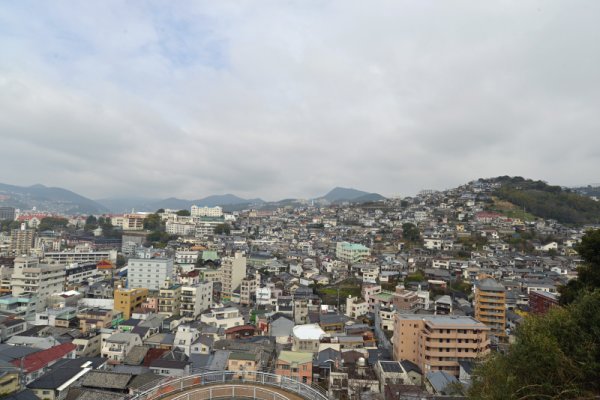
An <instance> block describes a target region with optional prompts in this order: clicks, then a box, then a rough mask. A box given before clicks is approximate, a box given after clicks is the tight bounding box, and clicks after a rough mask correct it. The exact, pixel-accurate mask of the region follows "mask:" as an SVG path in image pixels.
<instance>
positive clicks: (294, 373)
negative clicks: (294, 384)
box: [275, 351, 313, 385]
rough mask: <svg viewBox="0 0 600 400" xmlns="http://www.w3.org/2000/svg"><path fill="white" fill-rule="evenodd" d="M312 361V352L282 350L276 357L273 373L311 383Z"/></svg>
mask: <svg viewBox="0 0 600 400" xmlns="http://www.w3.org/2000/svg"><path fill="white" fill-rule="evenodd" d="M312 361H313V355H312V353H300V352H296V351H282V352H281V353H280V354H279V358H277V366H276V367H275V374H277V375H281V376H285V377H288V378H291V379H293V380H296V381H298V382H302V383H306V384H309V385H310V384H311V383H312Z"/></svg>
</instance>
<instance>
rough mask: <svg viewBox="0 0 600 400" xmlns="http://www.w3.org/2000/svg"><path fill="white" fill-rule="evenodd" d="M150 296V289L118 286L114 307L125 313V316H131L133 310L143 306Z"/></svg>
mask: <svg viewBox="0 0 600 400" xmlns="http://www.w3.org/2000/svg"><path fill="white" fill-rule="evenodd" d="M147 297H148V289H146V288H137V289H127V288H117V289H115V297H114V299H115V305H114V309H115V310H117V311H120V312H122V313H123V318H125V319H129V318H131V314H132V313H133V310H135V309H136V308H138V307H141V306H142V304H143V303H144V301H145V300H146V298H147Z"/></svg>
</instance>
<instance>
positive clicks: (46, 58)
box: [0, 0, 600, 200]
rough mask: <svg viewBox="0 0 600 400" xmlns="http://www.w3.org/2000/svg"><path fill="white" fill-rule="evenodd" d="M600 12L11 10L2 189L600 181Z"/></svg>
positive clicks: (515, 6) (4, 23)
mask: <svg viewBox="0 0 600 400" xmlns="http://www.w3.org/2000/svg"><path fill="white" fill-rule="evenodd" d="M599 15H600V1H594V0H588V1H574V0H564V1H552V0H541V1H523V0H516V1H512V2H504V1H491V2H490V1H480V0H473V1H445V0H439V1H433V2H430V1H423V0H414V1H398V0H390V1H373V0H369V1H364V0H356V1H349V0H340V1H318V0H314V1H312V0H302V1H284V0H273V1H266V0H254V1H226V0H217V1H215V0H211V1H189V2H187V1H178V0H176V1H167V0H165V1H157V2H142V1H127V2H125V1H124V2H120V1H104V0H103V1H41V0H40V1H24V0H15V1H4V2H2V4H1V5H0V182H3V183H11V184H19V185H31V184H35V183H42V184H45V185H51V186H60V187H65V188H68V189H71V190H74V191H76V192H78V193H80V194H82V195H85V196H88V197H92V198H103V197H125V196H151V197H167V196H175V197H180V198H200V197H204V196H206V195H210V194H221V193H234V194H237V195H240V196H242V197H262V198H264V199H267V200H276V199H280V198H284V197H300V198H307V197H312V196H316V195H321V194H324V193H325V192H326V191H328V190H329V189H331V188H332V187H334V186H344V187H354V188H357V189H361V190H366V191H373V192H379V193H381V194H383V195H386V196H389V195H402V196H406V195H413V194H415V193H416V192H418V191H419V190H421V189H445V188H450V187H454V186H457V185H459V184H461V183H464V182H467V181H469V180H472V179H475V178H478V177H491V176H498V175H521V176H524V177H531V178H536V179H543V180H546V181H548V182H550V183H553V184H561V185H575V184H587V183H593V182H600V176H599V171H600V78H599V77H600V40H599V38H600V24H599V23H598V16H599Z"/></svg>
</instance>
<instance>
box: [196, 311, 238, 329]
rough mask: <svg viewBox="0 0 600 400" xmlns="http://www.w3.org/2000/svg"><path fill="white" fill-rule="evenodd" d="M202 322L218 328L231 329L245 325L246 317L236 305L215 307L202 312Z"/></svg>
mask: <svg viewBox="0 0 600 400" xmlns="http://www.w3.org/2000/svg"><path fill="white" fill-rule="evenodd" d="M200 322H204V323H205V324H207V325H210V326H214V327H216V328H224V329H229V328H233V327H234V326H240V325H244V317H243V316H242V314H240V310H238V309H237V308H235V307H224V308H215V309H213V310H211V311H210V312H209V313H206V314H201V315H200Z"/></svg>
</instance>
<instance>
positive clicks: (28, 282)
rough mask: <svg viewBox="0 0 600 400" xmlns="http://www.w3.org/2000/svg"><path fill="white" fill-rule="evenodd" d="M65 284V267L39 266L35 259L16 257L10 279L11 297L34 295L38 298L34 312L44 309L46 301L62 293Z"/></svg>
mask: <svg viewBox="0 0 600 400" xmlns="http://www.w3.org/2000/svg"><path fill="white" fill-rule="evenodd" d="M64 284H65V266H64V265H48V264H40V263H39V262H38V259H37V258H35V257H16V258H15V267H14V271H13V275H12V279H11V287H12V295H13V296H14V297H19V296H22V295H27V294H34V295H35V296H36V297H37V298H38V300H39V301H38V302H37V304H36V311H38V312H39V311H43V310H44V309H45V308H46V299H47V298H48V297H49V296H50V295H51V294H53V293H56V292H62V291H63V290H64Z"/></svg>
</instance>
